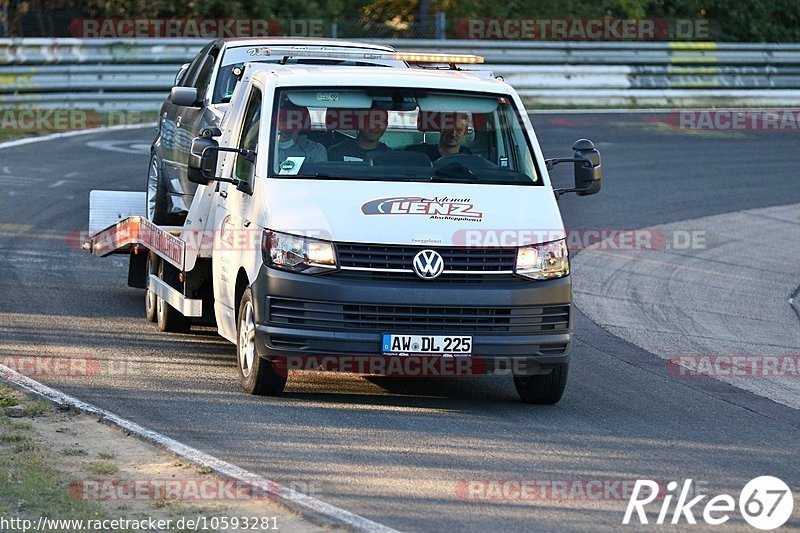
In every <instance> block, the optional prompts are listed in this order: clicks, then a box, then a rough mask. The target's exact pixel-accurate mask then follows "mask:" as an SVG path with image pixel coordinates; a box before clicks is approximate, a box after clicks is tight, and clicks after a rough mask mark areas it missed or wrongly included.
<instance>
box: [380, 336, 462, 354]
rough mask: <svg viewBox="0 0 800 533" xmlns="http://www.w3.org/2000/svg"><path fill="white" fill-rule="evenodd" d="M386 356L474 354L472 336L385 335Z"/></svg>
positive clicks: (384, 350) (383, 344)
mask: <svg viewBox="0 0 800 533" xmlns="http://www.w3.org/2000/svg"><path fill="white" fill-rule="evenodd" d="M381 344H382V346H383V353H384V355H418V354H425V355H444V356H447V355H450V356H464V355H470V354H472V337H471V336H470V335H457V336H449V335H390V334H384V335H383V341H382V342H381Z"/></svg>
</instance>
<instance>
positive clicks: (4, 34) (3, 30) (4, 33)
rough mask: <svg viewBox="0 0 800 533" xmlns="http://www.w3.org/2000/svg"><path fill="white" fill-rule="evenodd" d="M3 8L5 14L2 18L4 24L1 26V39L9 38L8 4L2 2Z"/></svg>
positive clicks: (0, 16)
mask: <svg viewBox="0 0 800 533" xmlns="http://www.w3.org/2000/svg"><path fill="white" fill-rule="evenodd" d="M0 4H2V6H3V12H2V14H0V18H2V19H3V24H2V25H0V37H8V2H6V1H0Z"/></svg>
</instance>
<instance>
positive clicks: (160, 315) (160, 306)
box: [156, 263, 166, 324]
mask: <svg viewBox="0 0 800 533" xmlns="http://www.w3.org/2000/svg"><path fill="white" fill-rule="evenodd" d="M158 278H159V279H161V280H163V279H164V263H160V264H159V265H158ZM164 305H166V304H165V303H164V300H163V299H162V298H161V296H156V317H157V319H158V323H159V324H162V323H163V322H165V320H164Z"/></svg>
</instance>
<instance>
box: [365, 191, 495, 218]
mask: <svg viewBox="0 0 800 533" xmlns="http://www.w3.org/2000/svg"><path fill="white" fill-rule="evenodd" d="M361 212H362V213H364V214H365V215H427V216H429V217H430V218H431V219H434V220H474V221H475V222H480V221H482V220H483V213H481V212H480V211H476V210H475V204H473V203H472V199H471V198H450V197H449V196H435V197H433V198H421V197H418V196H412V197H403V196H399V197H395V198H378V199H377V200H370V201H369V202H366V203H365V204H364V205H362V206H361Z"/></svg>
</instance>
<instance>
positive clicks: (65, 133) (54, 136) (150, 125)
mask: <svg viewBox="0 0 800 533" xmlns="http://www.w3.org/2000/svg"><path fill="white" fill-rule="evenodd" d="M156 125H157V123H156V122H147V123H144V124H123V125H121V126H102V127H100V128H87V129H85V130H73V131H62V132H58V133H49V134H47V135H40V136H38V137H25V138H24V139H14V140H13V141H6V142H2V143H0V150H2V149H3V148H13V147H15V146H23V145H25V144H32V143H38V142H44V141H52V140H55V139H64V138H66V137H77V136H78V135H88V134H90V133H100V132H104V131H120V130H135V129H140V128H154V127H155V126H156Z"/></svg>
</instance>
